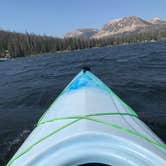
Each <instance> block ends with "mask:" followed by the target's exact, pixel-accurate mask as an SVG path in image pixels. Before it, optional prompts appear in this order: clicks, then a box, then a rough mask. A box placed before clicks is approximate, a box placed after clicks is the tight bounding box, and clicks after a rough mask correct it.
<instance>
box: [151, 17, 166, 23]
mask: <svg viewBox="0 0 166 166" xmlns="http://www.w3.org/2000/svg"><path fill="white" fill-rule="evenodd" d="M150 22H151V23H152V24H166V20H162V19H161V18H160V17H154V18H152V19H151V20H150Z"/></svg>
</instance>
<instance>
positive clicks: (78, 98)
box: [7, 71, 166, 166]
mask: <svg viewBox="0 0 166 166" xmlns="http://www.w3.org/2000/svg"><path fill="white" fill-rule="evenodd" d="M86 163H101V164H102V163H103V164H108V165H115V166H119V165H123V166H140V165H148V166H156V165H161V166H163V165H166V145H165V144H164V143H163V142H162V141H161V140H160V139H159V138H158V137H157V136H156V135H155V134H154V133H153V132H152V131H151V130H150V129H149V128H148V127H147V126H146V125H145V124H144V123H143V122H142V121H141V120H139V118H138V115H137V114H136V112H135V111H134V110H133V109H132V108H130V107H129V106H128V105H127V104H126V103H125V102H123V101H122V100H121V99H120V98H119V97H118V96H117V95H116V94H115V93H114V92H113V91H112V90H111V89H109V88H108V87H107V86H106V85H105V84H104V83H103V82H102V81H101V80H99V79H98V78H97V77H96V76H95V75H93V74H92V73H91V72H89V71H81V72H80V73H79V74H78V75H77V76H76V77H75V78H74V79H73V80H72V81H71V83H69V85H68V86H67V87H66V88H65V89H64V90H63V92H62V93H61V94H60V95H59V97H58V98H57V99H56V100H55V101H54V102H53V104H52V105H51V106H50V107H49V108H48V110H47V111H46V112H45V113H44V114H43V116H42V117H41V118H40V120H39V121H38V124H37V127H36V128H35V129H34V130H33V131H32V133H31V134H30V136H29V137H28V138H27V139H26V140H25V142H24V143H23V145H22V146H21V147H20V148H19V150H18V151H17V152H16V154H15V155H14V156H13V158H12V159H11V160H10V161H9V163H8V164H7V166H11V165H12V166H22V165H24V166H34V165H35V166H45V165H56V166H63V165H64V166H66V165H69V166H70V165H73V166H76V165H80V164H86Z"/></svg>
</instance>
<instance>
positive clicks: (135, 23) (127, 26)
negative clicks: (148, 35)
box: [92, 16, 151, 38]
mask: <svg viewBox="0 0 166 166" xmlns="http://www.w3.org/2000/svg"><path fill="white" fill-rule="evenodd" d="M149 25H151V23H150V22H148V21H145V20H143V19H141V18H139V17H136V16H130V17H124V18H120V19H115V20H112V21H111V22H109V23H107V24H105V25H104V27H103V28H102V29H101V30H100V31H99V32H98V33H96V34H95V35H93V37H92V38H104V37H109V36H111V35H115V34H119V33H124V32H133V31H135V30H137V29H138V28H144V27H146V26H149Z"/></svg>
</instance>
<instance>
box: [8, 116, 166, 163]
mask: <svg viewBox="0 0 166 166" xmlns="http://www.w3.org/2000/svg"><path fill="white" fill-rule="evenodd" d="M75 119H76V120H74V121H72V122H70V123H67V124H66V125H64V126H62V127H60V128H58V129H56V130H54V131H53V132H51V133H49V134H48V135H46V136H44V137H42V138H41V139H39V140H38V141H36V142H35V143H33V144H32V145H30V146H28V147H27V148H26V149H25V150H23V151H22V152H21V153H19V154H17V155H15V156H13V158H12V159H11V160H10V161H9V162H8V164H7V166H11V165H12V164H13V162H14V161H16V160H17V159H18V158H20V157H21V156H23V155H24V154H25V153H27V152H29V151H30V150H31V149H32V148H33V147H35V146H36V145H38V144H39V143H41V142H42V141H44V140H46V139H47V138H49V137H51V136H53V135H54V134H56V133H58V132H60V131H61V130H63V129H65V128H67V127H69V126H71V125H73V124H75V123H76V122H78V121H80V120H82V119H86V120H90V121H93V122H97V123H100V124H103V125H105V126H109V127H112V128H115V129H118V130H120V131H123V132H127V133H128V134H131V135H134V136H137V137H139V138H141V139H143V140H145V141H147V142H149V143H151V144H153V145H154V146H157V147H159V148H161V149H164V150H166V145H164V144H162V143H160V142H157V141H155V140H153V139H151V138H148V137H147V136H145V135H143V134H140V133H139V132H136V131H133V130H130V129H128V128H125V127H121V126H119V125H116V124H113V123H109V122H105V121H102V120H99V119H95V118H92V117H89V116H82V117H77V118H75Z"/></svg>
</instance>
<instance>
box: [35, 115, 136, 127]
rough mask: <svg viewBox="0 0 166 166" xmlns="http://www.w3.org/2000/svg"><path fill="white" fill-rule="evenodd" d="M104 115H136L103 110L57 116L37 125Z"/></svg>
mask: <svg viewBox="0 0 166 166" xmlns="http://www.w3.org/2000/svg"><path fill="white" fill-rule="evenodd" d="M106 115H111V116H112V115H121V116H131V117H136V118H138V117H137V116H136V115H133V114H130V113H123V112H103V113H96V114H88V115H78V116H67V117H58V118H52V119H49V120H46V121H43V122H38V123H37V126H39V125H42V124H46V123H50V122H54V121H57V120H67V119H77V118H84V117H91V116H106Z"/></svg>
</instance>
